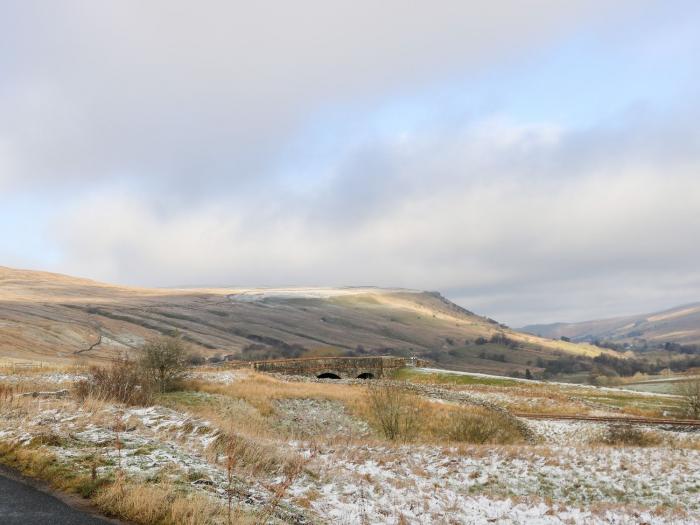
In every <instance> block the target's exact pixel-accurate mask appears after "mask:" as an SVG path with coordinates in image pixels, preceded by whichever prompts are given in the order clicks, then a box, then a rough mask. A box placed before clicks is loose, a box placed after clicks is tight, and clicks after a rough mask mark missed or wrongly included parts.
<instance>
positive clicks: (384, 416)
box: [367, 385, 421, 441]
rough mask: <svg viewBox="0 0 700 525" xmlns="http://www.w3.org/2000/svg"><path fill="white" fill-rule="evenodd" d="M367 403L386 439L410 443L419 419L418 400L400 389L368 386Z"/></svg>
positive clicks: (386, 386) (385, 386)
mask: <svg viewBox="0 0 700 525" xmlns="http://www.w3.org/2000/svg"><path fill="white" fill-rule="evenodd" d="M367 401H368V406H369V409H370V413H371V415H372V418H373V419H374V420H375V422H376V424H377V426H378V427H379V429H380V430H381V432H382V433H383V434H384V436H385V437H386V438H387V439H391V440H392V441H397V440H401V441H410V440H411V439H412V438H413V437H414V436H415V435H416V432H417V430H418V423H419V421H420V419H421V408H420V400H419V399H418V398H417V397H416V396H415V395H414V394H411V393H409V392H406V391H404V390H402V389H401V388H398V387H395V386H388V385H369V386H368V388H367Z"/></svg>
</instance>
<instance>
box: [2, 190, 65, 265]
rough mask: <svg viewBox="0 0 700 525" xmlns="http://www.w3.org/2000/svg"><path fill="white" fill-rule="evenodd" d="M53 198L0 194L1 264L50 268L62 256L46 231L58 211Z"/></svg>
mask: <svg viewBox="0 0 700 525" xmlns="http://www.w3.org/2000/svg"><path fill="white" fill-rule="evenodd" d="M52 201H53V199H51V198H45V199H42V198H37V196H36V195H28V194H17V193H15V194H12V195H11V196H0V239H2V243H1V244H0V257H2V261H1V262H0V264H3V265H8V266H19V267H41V268H47V267H50V266H51V265H53V264H54V263H57V262H58V261H59V260H60V254H59V252H58V250H57V248H55V246H54V244H53V243H52V242H50V239H48V238H47V231H46V225H47V224H50V222H51V219H52V217H53V216H54V213H55V206H54V202H52Z"/></svg>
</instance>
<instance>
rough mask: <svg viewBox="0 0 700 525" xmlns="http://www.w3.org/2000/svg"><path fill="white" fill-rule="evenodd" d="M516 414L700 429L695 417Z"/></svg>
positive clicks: (536, 417)
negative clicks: (662, 417)
mask: <svg viewBox="0 0 700 525" xmlns="http://www.w3.org/2000/svg"><path fill="white" fill-rule="evenodd" d="M513 415H514V416H517V417H522V418H525V419H558V420H567V421H598V422H601V423H631V424H635V425H666V426H674V427H690V428H699V429H700V420H694V419H659V418H647V417H614V416H570V415H559V414H524V413H518V412H516V413H514V414H513Z"/></svg>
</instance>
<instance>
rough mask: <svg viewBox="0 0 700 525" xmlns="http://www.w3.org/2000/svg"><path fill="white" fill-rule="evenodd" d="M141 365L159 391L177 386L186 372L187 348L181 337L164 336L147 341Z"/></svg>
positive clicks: (166, 390)
mask: <svg viewBox="0 0 700 525" xmlns="http://www.w3.org/2000/svg"><path fill="white" fill-rule="evenodd" d="M142 352H143V355H142V356H141V360H140V361H139V365H140V367H141V368H142V369H143V371H144V373H145V374H146V375H147V376H148V377H149V379H150V380H151V382H152V383H153V384H155V385H156V386H157V387H158V391H160V392H161V393H162V392H168V391H170V390H174V389H175V388H177V386H178V383H179V381H180V380H181V379H182V376H183V374H184V372H185V365H186V361H185V359H186V349H185V345H184V343H183V342H182V339H181V338H179V337H162V338H160V339H157V340H155V341H151V342H149V343H146V344H145V345H144V346H143V349H142Z"/></svg>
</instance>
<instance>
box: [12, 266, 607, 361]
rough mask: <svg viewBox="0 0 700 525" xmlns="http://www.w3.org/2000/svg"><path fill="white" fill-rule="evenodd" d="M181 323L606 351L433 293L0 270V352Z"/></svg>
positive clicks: (190, 335) (141, 337)
mask: <svg viewBox="0 0 700 525" xmlns="http://www.w3.org/2000/svg"><path fill="white" fill-rule="evenodd" d="M176 331H177V332H180V333H181V334H183V337H184V338H185V339H186V340H187V341H188V342H189V343H190V344H191V345H192V347H193V348H194V349H195V350H197V351H199V352H200V353H202V355H204V356H206V357H211V356H215V355H231V356H236V357H239V356H241V354H242V353H243V356H244V357H246V358H249V359H253V358H260V357H279V356H290V355H299V354H302V355H305V354H309V353H314V352H316V353H318V352H324V353H336V354H339V353H345V354H347V353H353V352H354V353H358V352H360V353H362V352H369V353H393V354H407V353H412V354H416V355H421V356H428V357H429V358H432V359H434V360H441V362H444V364H445V365H446V366H450V367H453V368H465V367H466V368H469V369H472V370H480V371H487V372H506V373H507V372H509V371H513V370H519V369H524V367H525V366H532V363H533V362H534V361H535V360H536V359H537V358H538V357H543V358H544V359H547V358H550V357H553V356H554V355H555V353H557V354H559V353H562V352H563V353H571V354H578V355H597V354H598V353H600V352H601V350H600V349H598V348H596V347H593V346H590V345H587V344H571V343H565V342H561V341H552V340H546V339H541V338H538V337H535V336H532V335H528V334H521V333H518V332H515V331H513V330H510V329H508V328H506V327H504V326H502V325H499V324H498V323H496V322H495V321H493V320H490V319H487V318H485V317H481V316H478V315H476V314H473V313H471V312H469V311H467V310H465V309H463V308H460V307H459V306H457V305H455V304H453V303H451V302H450V301H448V300H447V299H445V298H444V297H442V296H441V295H440V294H438V293H434V292H421V291H412V290H396V289H378V288H336V289H330V288H294V289H291V288H290V289H239V288H235V289H234V288H231V289H227V288H221V289H219V288H216V289H214V288H200V289H145V288H132V287H124V286H113V285H108V284H103V283H98V282H94V281H90V280H85V279H78V278H73V277H67V276H63V275H57V274H51V273H44V272H34V271H24V270H13V269H10V268H0V358H4V359H6V360H13V359H19V360H27V359H32V360H44V361H56V360H59V361H61V360H63V361H66V360H74V359H76V358H81V359H88V360H94V359H104V358H108V357H112V356H115V355H117V354H119V353H121V352H125V351H126V352H128V351H131V350H132V349H134V348H137V347H138V346H139V345H141V344H142V343H143V342H144V341H145V340H147V339H149V338H153V337H156V336H158V335H161V334H172V333H175V332H176ZM494 336H495V337H494ZM480 338H481V339H480ZM485 340H487V341H485Z"/></svg>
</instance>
